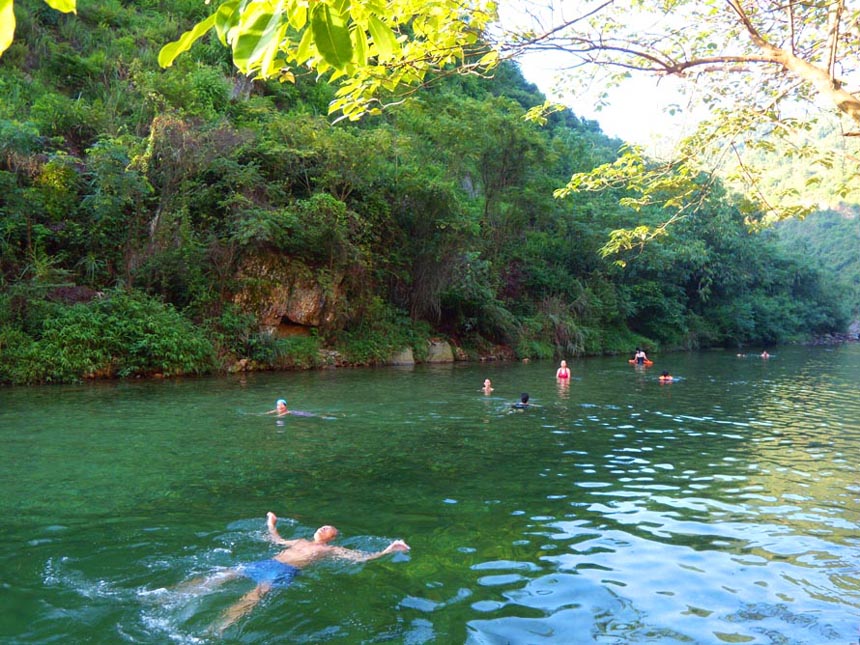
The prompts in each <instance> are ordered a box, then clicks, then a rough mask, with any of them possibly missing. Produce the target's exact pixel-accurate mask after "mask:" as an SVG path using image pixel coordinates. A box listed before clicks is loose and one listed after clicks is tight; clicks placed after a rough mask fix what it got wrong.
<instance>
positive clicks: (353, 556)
mask: <svg viewBox="0 0 860 645" xmlns="http://www.w3.org/2000/svg"><path fill="white" fill-rule="evenodd" d="M409 549H410V547H409V545H408V544H406V542H404V541H403V540H394V542H392V543H391V544H389V545H388V546H387V547H385V548H384V549H383V550H382V551H375V552H367V551H356V550H355V549H346V548H344V547H340V546H336V547H333V548H332V550H331V554H332V555H333V556H334V557H336V558H341V559H343V560H350V561H352V562H367V561H368V560H376V558H381V557H382V556H384V555H387V554H389V553H394V552H395V551H409Z"/></svg>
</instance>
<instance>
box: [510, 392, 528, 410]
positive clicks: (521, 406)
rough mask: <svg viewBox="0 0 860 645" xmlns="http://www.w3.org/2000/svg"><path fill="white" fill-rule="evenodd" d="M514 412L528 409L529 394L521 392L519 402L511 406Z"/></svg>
mask: <svg viewBox="0 0 860 645" xmlns="http://www.w3.org/2000/svg"><path fill="white" fill-rule="evenodd" d="M511 407H512V408H513V409H514V410H525V409H526V408H528V407H529V393H528V392H523V393H522V394H520V400H519V401H517V402H516V403H514V404H513V405H512V406H511Z"/></svg>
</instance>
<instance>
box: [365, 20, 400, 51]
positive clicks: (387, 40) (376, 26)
mask: <svg viewBox="0 0 860 645" xmlns="http://www.w3.org/2000/svg"><path fill="white" fill-rule="evenodd" d="M367 27H368V29H370V35H371V36H372V37H373V44H374V45H375V46H376V51H377V55H378V56H379V60H380V61H383V62H384V61H386V60H390V59H391V58H393V57H394V56H395V55H396V54H399V53H400V43H398V42H397V37H396V36H395V35H394V32H393V31H391V28H390V27H389V26H388V25H386V24H385V23H384V22H382V21H381V20H380V19H379V18H377V17H376V16H374V15H371V16H369V18H368V21H367Z"/></svg>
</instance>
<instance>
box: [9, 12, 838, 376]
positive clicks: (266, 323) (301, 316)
mask: <svg viewBox="0 0 860 645" xmlns="http://www.w3.org/2000/svg"><path fill="white" fill-rule="evenodd" d="M205 11H206V7H205V5H203V4H202V3H200V2H198V0H184V1H178V2H159V1H155V0H150V1H143V2H134V3H131V2H129V3H121V2H119V1H116V0H115V1H113V2H111V1H107V2H101V1H100V2H86V1H81V2H79V3H78V14H77V15H76V16H75V15H65V14H60V13H57V12H54V11H52V10H50V9H49V8H47V6H46V5H45V4H44V3H43V2H41V0H38V1H37V0H17V1H16V3H15V14H16V17H17V18H18V29H17V31H16V39H15V42H14V43H13V45H12V46H11V48H10V49H9V50H8V51H7V52H6V53H5V54H4V56H3V57H2V58H0V96H2V97H3V101H2V103H0V215H2V220H0V280H2V295H0V382H7V383H32V382H56V381H68V380H75V379H78V378H81V377H93V376H115V375H119V376H126V375H133V374H156V373H158V374H166V375H169V374H182V373H204V372H209V371H217V370H224V369H228V368H231V367H232V366H235V365H236V364H237V362H239V363H240V364H241V365H242V366H243V368H260V369H262V368H268V367H274V368H284V367H294V366H295V367H308V366H314V365H317V364H319V362H320V361H321V360H323V358H321V354H320V350H321V349H323V348H327V349H334V350H337V352H339V355H340V356H341V357H342V358H343V360H345V361H347V362H350V363H354V364H369V363H374V362H380V361H384V360H386V359H387V358H388V357H389V356H390V355H391V353H392V352H393V351H396V350H399V349H401V348H403V347H409V346H411V347H413V348H414V349H415V352H416V356H418V357H419V358H420V357H421V356H423V355H424V353H426V347H427V340H428V338H431V337H434V336H442V337H446V338H448V339H450V340H452V341H453V342H454V343H455V344H456V345H457V346H459V347H460V348H461V349H462V351H463V352H464V353H465V354H466V355H468V356H472V357H476V356H479V355H484V354H494V353H498V351H499V350H498V349H497V348H498V347H499V346H504V347H507V348H509V349H510V352H511V353H512V354H513V355H516V356H518V357H543V358H549V357H553V356H566V357H572V356H577V355H584V354H599V353H618V352H629V351H631V349H632V348H633V347H635V346H636V345H642V346H644V347H646V348H648V349H650V350H652V351H653V350H659V349H672V348H694V347H701V346H711V345H732V346H733V345H740V344H755V345H757V346H758V345H762V344H768V343H776V342H784V341H791V340H798V339H801V338H803V337H804V336H806V335H809V334H817V333H824V332H827V331H832V330H836V329H839V328H841V327H842V326H844V324H845V320H846V318H845V316H846V313H845V312H844V311H843V310H842V309H841V306H842V305H841V303H842V300H841V299H840V294H839V292H838V290H837V289H835V288H834V287H832V286H831V285H830V284H828V283H827V282H826V281H825V280H824V279H823V277H822V274H821V273H820V272H819V271H818V270H817V269H816V268H815V267H814V266H813V265H812V264H811V263H810V261H809V260H808V259H807V258H804V257H803V256H802V255H800V254H792V253H790V252H789V251H787V250H785V249H784V248H781V247H779V246H778V245H776V244H775V243H773V241H772V240H770V239H768V238H765V237H758V236H754V235H751V234H749V233H748V232H747V230H746V228H745V227H744V223H743V217H742V216H741V215H740V213H739V209H738V208H737V207H736V204H735V202H734V201H733V198H732V197H731V196H729V195H727V194H725V192H724V191H723V190H722V189H720V187H719V186H718V187H717V188H716V189H715V190H713V191H711V192H710V193H709V195H708V197H707V199H706V200H705V202H704V203H703V204H702V207H701V208H700V209H699V211H698V213H697V215H696V216H693V217H688V218H687V219H685V220H684V221H682V222H680V223H679V224H678V225H676V226H675V227H673V229H672V232H671V235H670V236H666V237H661V238H659V239H657V240H656V241H654V242H652V243H650V244H648V245H646V246H644V247H643V248H642V249H640V250H638V251H637V252H636V253H634V254H630V255H629V256H627V257H624V258H622V259H623V260H624V262H623V263H616V262H615V261H614V260H616V259H617V258H603V257H601V255H600V253H599V249H600V248H601V247H602V246H603V245H604V243H605V242H606V239H607V236H608V234H609V233H610V232H611V231H612V230H613V229H617V228H620V227H629V226H634V225H636V224H637V223H649V224H651V223H657V222H660V221H663V220H664V219H665V213H662V212H648V211H643V212H634V211H633V210H630V209H626V208H623V207H621V206H619V205H618V198H619V197H620V196H621V195H619V194H594V195H589V194H579V195H577V196H574V197H571V198H567V199H563V200H556V199H554V198H553V196H552V193H553V190H554V189H555V188H557V187H559V186H561V185H564V184H565V182H566V181H567V180H568V179H569V178H570V175H571V173H573V172H577V171H584V170H588V169H590V168H592V167H594V166H595V165H597V164H601V163H605V162H607V161H611V160H612V159H613V158H614V157H615V155H616V153H617V150H618V148H619V146H620V144H621V142H619V141H614V140H610V139H608V138H607V137H605V136H604V135H603V134H602V133H601V132H600V130H599V128H598V126H597V124H596V123H594V122H588V121H584V120H582V119H580V118H578V117H576V116H575V115H574V114H572V113H570V112H564V113H557V114H555V115H553V116H552V117H551V118H550V120H549V122H548V123H547V124H546V126H544V127H538V126H536V125H534V124H532V123H528V122H526V121H524V120H523V118H522V117H523V114H524V112H525V110H526V109H527V108H529V107H531V106H533V105H535V104H538V103H542V102H543V97H542V96H541V95H540V94H539V93H538V92H537V90H536V88H535V87H533V86H531V85H529V84H528V83H526V82H525V81H524V79H523V78H522V76H521V75H520V74H519V71H518V70H517V69H516V67H514V66H512V65H505V66H503V67H501V68H500V69H499V70H498V72H497V73H496V75H495V78H493V79H482V78H479V77H476V76H469V77H464V76H450V77H444V76H440V77H439V78H436V79H434V80H433V82H431V83H430V84H429V86H428V87H425V88H422V89H420V90H419V91H416V92H415V93H414V94H413V95H412V97H411V98H410V100H408V101H407V102H405V103H403V104H402V105H400V106H398V107H397V108H395V109H391V110H388V111H386V112H385V113H384V114H383V115H381V116H376V117H371V118H366V119H364V120H362V121H360V122H358V123H356V124H348V123H345V122H342V123H338V124H334V125H333V124H332V123H331V121H330V119H328V118H327V117H326V112H327V104H328V102H329V100H330V99H331V97H332V96H333V91H332V89H331V88H330V87H329V86H328V85H327V84H326V83H325V82H323V81H320V82H315V80H314V79H313V78H311V77H302V76H299V77H298V78H297V79H296V82H295V84H291V83H283V84H281V83H277V82H259V81H256V82H252V81H250V80H249V79H247V78H244V77H241V76H240V75H238V74H237V73H236V72H235V70H234V69H233V68H232V66H231V64H230V61H229V57H228V52H227V51H226V50H225V49H223V48H222V47H221V45H220V44H219V43H218V42H217V41H213V42H205V43H200V44H198V45H196V46H195V47H194V48H192V50H191V51H190V52H189V53H188V54H187V55H183V56H182V57H180V58H179V59H178V60H177V63H176V65H175V66H174V67H171V68H169V69H167V70H162V69H160V68H159V67H158V65H157V63H156V56H157V52H158V50H159V48H160V47H161V45H163V44H164V43H166V42H168V41H169V40H171V39H173V38H175V37H176V36H177V35H178V34H179V33H180V32H181V31H182V30H183V29H186V28H188V26H189V25H190V24H192V23H193V21H194V20H199V19H200V18H202V17H203V16H204V15H205ZM279 289H280V291H279ZM284 291H289V293H284ZM298 292H303V293H310V294H315V296H314V298H313V300H314V305H315V307H316V308H317V309H318V311H316V312H315V314H314V315H313V316H309V315H307V312H304V313H302V312H299V313H297V314H296V315H292V317H290V316H287V315H285V314H284V315H282V310H283V309H284V307H281V309H278V310H277V312H278V313H277V314H276V318H278V320H275V321H273V320H272V319H271V316H272V313H271V312H272V311H274V310H275V309H276V308H273V307H274V305H273V303H276V302H278V301H280V300H283V299H284V298H294V297H295V294H296V293H298ZM279 299H280V300H279ZM281 304H283V303H281Z"/></svg>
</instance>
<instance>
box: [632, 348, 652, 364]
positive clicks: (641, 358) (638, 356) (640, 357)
mask: <svg viewBox="0 0 860 645" xmlns="http://www.w3.org/2000/svg"><path fill="white" fill-rule="evenodd" d="M633 362H635V363H636V364H637V365H644V364H645V363H647V362H649V361H648V356H647V355H646V354H645V352H644V351H643V350H642V349H641V348H639V347H637V348H636V352H634V354H633Z"/></svg>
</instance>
